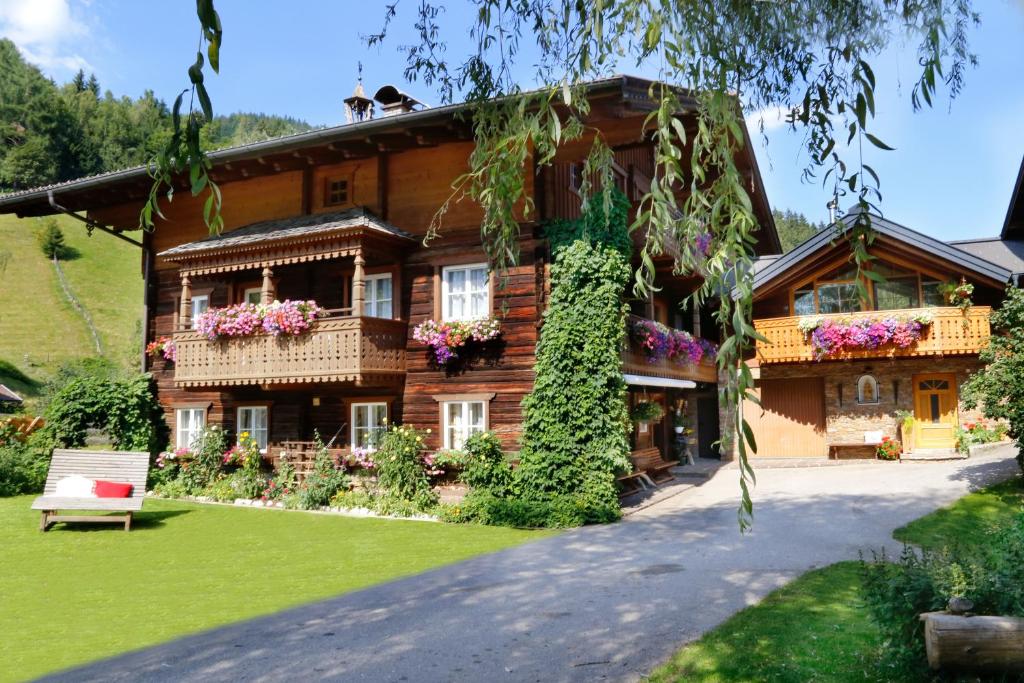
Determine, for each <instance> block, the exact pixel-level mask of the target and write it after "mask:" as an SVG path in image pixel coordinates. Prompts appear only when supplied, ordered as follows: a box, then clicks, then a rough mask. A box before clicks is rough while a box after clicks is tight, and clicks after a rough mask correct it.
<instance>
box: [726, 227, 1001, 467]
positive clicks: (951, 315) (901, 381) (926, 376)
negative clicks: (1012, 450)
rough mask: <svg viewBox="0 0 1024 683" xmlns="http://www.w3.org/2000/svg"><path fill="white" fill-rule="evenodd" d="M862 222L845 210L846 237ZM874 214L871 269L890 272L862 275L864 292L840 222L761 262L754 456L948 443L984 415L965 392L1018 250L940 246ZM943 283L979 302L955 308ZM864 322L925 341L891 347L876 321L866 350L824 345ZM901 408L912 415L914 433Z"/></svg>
mask: <svg viewBox="0 0 1024 683" xmlns="http://www.w3.org/2000/svg"><path fill="white" fill-rule="evenodd" d="M857 218H858V216H857V215H856V214H851V215H848V216H846V217H845V218H844V219H843V220H842V221H841V223H840V225H842V226H846V227H845V228H841V229H840V232H844V231H845V230H848V229H849V226H852V225H853V224H854V222H855V221H856V220H857ZM870 220H871V226H872V229H873V230H874V231H875V234H876V236H875V239H874V241H873V242H872V243H871V244H870V246H869V247H868V253H869V254H870V256H871V257H872V260H871V261H870V262H869V264H868V265H867V266H866V267H867V268H868V269H870V270H873V271H874V272H876V273H878V274H879V275H881V276H883V278H884V279H881V280H877V279H872V278H867V277H865V278H864V282H863V284H864V289H865V290H866V292H867V298H866V299H865V298H863V297H862V295H861V292H862V291H864V290H862V289H860V288H858V286H857V282H856V278H857V267H856V264H855V263H854V262H853V258H852V255H851V251H850V247H849V244H848V242H847V241H846V240H845V239H844V238H843V237H842V236H841V235H839V234H837V228H836V227H835V226H833V228H830V229H828V230H826V231H823V232H821V233H818V234H817V235H815V236H813V237H811V238H809V239H808V240H807V241H805V242H804V243H803V244H801V245H799V246H798V247H796V248H795V249H793V250H792V251H790V252H788V253H787V254H785V255H784V256H781V257H765V258H762V259H759V260H758V262H757V264H756V268H757V272H756V275H755V280H754V318H755V321H754V327H755V328H756V329H757V331H758V332H759V333H761V334H762V335H763V336H764V338H765V340H764V341H758V342H757V345H756V353H755V354H754V356H753V357H752V358H751V359H750V360H749V361H748V362H749V364H750V366H752V368H753V369H754V374H755V377H756V378H757V394H758V395H759V398H760V400H761V404H762V405H761V406H757V405H755V404H754V403H752V402H751V403H748V404H746V405H745V406H744V408H743V409H744V417H745V418H746V419H747V420H748V422H749V423H750V424H751V426H752V428H753V431H754V435H755V439H756V441H757V444H758V452H757V455H758V456H761V457H763V456H767V457H778V456H803V457H821V456H826V455H830V454H831V455H833V456H836V457H841V456H842V455H843V453H844V452H845V453H850V454H854V453H853V452H854V451H858V450H859V451H860V454H861V455H869V454H873V452H874V449H875V444H876V443H877V442H878V441H879V440H880V439H881V438H882V437H884V436H888V437H890V438H892V439H899V440H901V441H902V443H903V446H904V450H905V452H909V451H929V450H947V449H951V448H953V447H954V443H955V430H956V428H957V426H959V425H960V424H962V423H964V422H966V421H972V420H978V419H980V417H981V416H980V414H979V413H977V412H976V411H968V410H966V409H965V408H964V407H963V405H962V404H961V403H960V401H959V388H960V386H961V385H962V384H963V382H964V381H965V380H966V379H967V377H968V376H969V375H970V374H971V373H972V372H974V371H976V370H977V369H978V368H979V367H980V363H979V361H978V352H979V351H980V350H981V349H982V348H983V347H984V346H985V344H986V342H987V340H988V337H989V334H990V330H989V314H990V312H991V310H992V307H995V306H998V305H999V303H1000V302H1001V301H1002V298H1003V293H1004V291H1005V288H1006V285H1007V283H1008V282H1009V281H1010V280H1011V276H1012V274H1013V272H1014V263H1013V260H1014V258H1015V257H1014V256H1013V253H1012V249H1010V248H1008V247H1006V245H1003V244H1000V245H998V247H996V248H993V246H992V245H990V244H988V243H989V242H991V240H972V241H964V242H953V243H944V242H942V241H940V240H937V239H934V238H931V237H929V236H927V235H925V234H922V233H919V232H916V231H914V230H911V229H909V228H907V227H904V226H902V225H899V224H897V223H894V222H892V221H890V220H887V219H885V218H882V217H880V216H875V215H872V216H870ZM995 241H996V242H999V240H995ZM862 277H863V276H862ZM946 283H953V284H957V283H967V284H970V285H972V286H973V288H974V291H973V295H972V297H971V299H972V305H970V306H968V307H960V306H952V305H950V304H949V302H948V301H947V299H946V297H945V296H944V294H943V291H944V286H943V285H944V284H946ZM857 321H868V322H869V323H880V324H882V325H889V326H893V325H894V323H896V324H900V323H902V324H911V323H914V322H915V321H916V322H917V325H918V327H919V330H918V331H917V333H916V334H918V335H919V338H917V339H915V340H914V341H913V342H912V343H907V341H908V340H904V341H903V342H900V343H895V342H885V341H882V340H884V339H885V335H886V334H887V332H886V331H885V330H883V329H882V328H876V329H875V330H873V331H872V332H871V334H873V335H874V337H873V338H871V336H870V335H869V334H867V333H864V335H863V339H862V342H863V343H861V344H859V345H854V346H853V347H852V348H850V347H845V346H844V347H841V348H838V349H837V351H836V352H834V353H825V352H824V351H825V346H824V345H825V344H827V343H828V342H829V337H828V335H827V334H826V332H827V331H832V332H834V331H835V330H836V329H839V328H842V326H844V325H845V326H849V325H850V324H851V323H853V324H855V323H856V322H857ZM823 324H824V325H825V329H824V331H822V332H817V330H821V329H822V327H821V326H822V325H823ZM829 325H832V326H833V327H832V328H831V329H830V328H829V327H828V326H829ZM904 331H906V330H904ZM815 334H820V335H822V336H821V337H818V338H816V337H815ZM817 339H820V340H821V341H817ZM880 341H881V342H882V343H879V342H880ZM900 411H906V412H908V413H910V414H912V415H913V417H914V422H913V428H912V429H911V430H909V431H908V432H907V433H903V430H902V429H901V424H900V423H901V421H900V420H899V419H898V413H899V412H900Z"/></svg>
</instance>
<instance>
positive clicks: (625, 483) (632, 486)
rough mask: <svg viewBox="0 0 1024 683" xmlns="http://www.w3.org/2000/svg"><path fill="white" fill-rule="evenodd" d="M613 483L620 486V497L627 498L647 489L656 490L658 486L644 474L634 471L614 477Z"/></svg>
mask: <svg viewBox="0 0 1024 683" xmlns="http://www.w3.org/2000/svg"><path fill="white" fill-rule="evenodd" d="M615 481H617V482H619V483H620V484H622V487H623V488H622V492H621V493H620V494H619V495H620V496H629V495H632V494H634V493H637V492H639V491H646V490H647V487H648V486H650V487H651V488H657V487H658V485H657V484H655V483H654V482H653V481H651V478H650V477H648V476H647V473H646V472H643V471H640V470H636V469H634V470H633V471H632V472H627V473H626V474H620V475H619V476H617V477H615Z"/></svg>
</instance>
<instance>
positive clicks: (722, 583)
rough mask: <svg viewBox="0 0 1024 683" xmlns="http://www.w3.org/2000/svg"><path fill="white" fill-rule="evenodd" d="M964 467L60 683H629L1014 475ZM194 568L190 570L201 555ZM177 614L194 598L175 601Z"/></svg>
mask: <svg viewBox="0 0 1024 683" xmlns="http://www.w3.org/2000/svg"><path fill="white" fill-rule="evenodd" d="M1016 467H1017V466H1016V464H1015V463H1014V462H1013V460H1012V458H1011V455H1010V453H1009V452H1007V451H1004V452H1001V453H998V454H991V455H988V456H985V457H982V458H972V459H970V460H966V461H954V462H942V463H927V464H909V463H904V464H898V463H870V464H864V465H857V466H846V467H818V468H805V469H765V470H762V471H761V472H760V475H759V478H758V486H757V489H756V491H755V493H754V496H755V504H756V511H755V528H754V531H753V533H751V534H748V535H746V536H741V535H740V534H739V532H738V530H737V525H736V498H737V491H738V485H737V483H736V476H737V472H736V470H735V469H731V468H726V469H722V470H720V471H719V472H718V473H717V474H716V475H715V476H714V477H713V478H712V479H711V480H710V481H708V482H707V483H705V484H704V485H702V486H699V487H696V488H692V489H689V490H687V491H684V492H683V493H681V494H680V495H678V496H675V497H673V498H671V499H669V500H666V501H663V502H661V503H659V504H657V505H655V506H653V507H651V508H648V509H646V510H643V511H641V512H638V513H636V514H634V515H632V516H630V517H629V518H628V519H627V520H625V521H623V522H622V523H620V524H615V525H610V526H606V527H595V528H585V529H579V530H575V531H572V532H569V533H566V534H562V535H560V536H558V537H555V538H549V539H544V540H542V541H538V542H535V543H531V544H528V545H525V546H520V547H518V548H513V549H510V550H506V551H502V552H499V553H495V554H493V555H488V556H485V557H480V558H476V559H473V560H469V561H467V562H463V563H461V564H458V565H454V566H452V567H448V568H442V569H438V570H434V571H430V572H427V573H425V574H421V575H419V576H415V577H410V578H407V579H403V580H400V581H396V582H393V583H389V584H385V585H381V586H376V587H374V588H370V589H367V590H363V591H359V592H356V593H351V594H348V595H345V596H342V597H339V598H335V599H332V600H326V601H323V602H319V603H316V604H313V605H309V606H306V607H302V608H297V609H293V610H289V611H286V612H281V613H278V614H274V615H271V616H268V617H264V618H260V619H256V620H253V621H249V622H245V623H241V624H237V625H234V626H228V627H224V628H220V629H217V630H214V631H211V632H207V633H204V634H200V635H196V636H191V637H188V638H184V639H182V640H178V641H174V642H171V643H168V644H165V645H161V646H158V647H154V648H150V649H147V650H143V651H140V652H136V653H132V654H128V655H123V656H121V657H118V658H116V659H114V660H113V661H107V662H102V663H98V664H94V665H91V666H88V667H85V668H82V669H78V670H75V671H71V672H67V673H65V674H63V675H61V676H56V677H54V680H67V681H100V680H103V681H110V680H131V681H158V680H159V681H163V680H168V681H170V680H173V681H179V680H190V681H236V680H245V681H300V680H301V681H310V680H344V681H415V682H430V681H489V682H492V683H493V682H504V681H509V682H518V681H595V680H610V681H634V680H637V679H639V678H640V677H641V676H643V675H644V674H645V673H647V672H648V671H650V670H651V669H652V668H653V667H654V666H656V665H657V664H658V663H659V662H661V661H663V660H665V659H666V658H667V657H668V656H669V655H670V654H671V653H672V651H674V650H675V649H676V648H677V647H678V646H679V645H681V644H682V643H684V642H687V641H689V640H692V639H695V638H697V637H699V636H700V634H701V633H702V632H703V631H705V630H707V629H709V628H712V627H714V626H715V625H717V624H719V623H720V622H722V621H723V620H724V619H725V618H727V617H728V616H729V615H731V614H733V613H734V612H736V611H737V610H739V609H741V608H743V607H744V606H746V605H749V604H752V603H754V602H757V601H758V600H759V599H760V598H762V597H763V596H764V595H765V594H766V593H768V592H769V591H771V590H772V589H774V588H776V587H778V586H781V585H782V584H784V583H786V582H787V581H790V580H792V579H793V578H795V577H796V576H798V575H800V574H801V573H803V572H804V571H806V570H808V569H811V568H813V567H817V566H821V565H824V564H828V563H831V562H835V561H837V560H845V559H855V558H856V557H857V555H858V551H860V550H861V549H865V548H877V547H879V546H881V545H882V544H885V543H887V542H888V543H889V544H890V547H892V545H893V542H892V541H891V539H890V533H891V531H892V530H893V529H894V528H896V527H899V526H901V525H903V524H905V523H906V522H908V521H910V520H912V519H914V518H916V517H918V516H920V515H922V514H924V513H927V512H928V511H930V510H932V509H934V508H936V507H939V506H942V505H945V504H947V503H950V502H952V501H953V500H955V499H956V498H957V497H959V496H960V495H962V494H963V493H965V492H966V491H968V490H969V489H970V488H976V487H978V486H981V485H984V484H988V483H991V482H994V481H997V480H999V479H1003V478H1006V477H1007V476H1010V475H1011V474H1013V473H1014V472H1015V471H1016ZM199 561H201V559H199ZM182 609H188V596H182Z"/></svg>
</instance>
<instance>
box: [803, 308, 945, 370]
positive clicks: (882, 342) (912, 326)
mask: <svg viewBox="0 0 1024 683" xmlns="http://www.w3.org/2000/svg"><path fill="white" fill-rule="evenodd" d="M931 324H932V315H931V313H926V312H924V313H917V314H914V315H912V316H908V317H903V316H886V317H884V318H842V319H835V318H817V317H806V318H801V319H800V321H799V322H798V323H797V327H798V328H799V329H800V331H801V332H803V333H804V335H805V336H807V337H809V338H810V342H811V346H812V347H813V349H814V357H815V359H817V360H821V359H823V358H832V357H835V356H838V355H840V354H841V353H843V352H844V351H856V350H875V349H880V348H883V347H885V346H894V347H896V348H899V349H906V348H909V347H911V346H913V345H914V344H916V343H917V342H918V340H920V339H921V334H922V333H923V330H924V328H925V327H927V326H928V325H931Z"/></svg>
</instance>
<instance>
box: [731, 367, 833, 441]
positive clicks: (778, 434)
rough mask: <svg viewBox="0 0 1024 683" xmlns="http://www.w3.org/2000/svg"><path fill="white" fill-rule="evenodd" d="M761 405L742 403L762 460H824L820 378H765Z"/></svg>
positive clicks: (760, 388)
mask: <svg viewBox="0 0 1024 683" xmlns="http://www.w3.org/2000/svg"><path fill="white" fill-rule="evenodd" d="M755 393H757V394H758V395H759V397H760V399H761V405H760V406H758V405H757V404H756V403H753V402H750V401H748V402H746V403H744V404H743V416H744V417H745V418H746V420H747V422H748V423H749V424H750V427H751V429H752V430H753V432H754V439H755V441H757V455H758V456H759V457H770V458H780V457H804V458H808V457H815V458H820V457H825V456H827V455H828V446H827V445H826V442H825V383H824V380H823V379H822V378H820V377H798V378H793V379H765V380H761V381H760V382H758V386H757V388H756V390H755Z"/></svg>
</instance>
